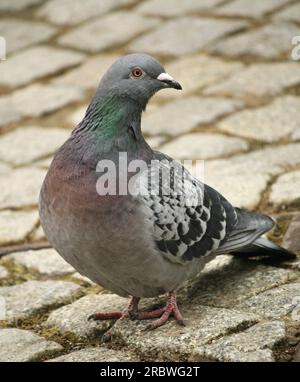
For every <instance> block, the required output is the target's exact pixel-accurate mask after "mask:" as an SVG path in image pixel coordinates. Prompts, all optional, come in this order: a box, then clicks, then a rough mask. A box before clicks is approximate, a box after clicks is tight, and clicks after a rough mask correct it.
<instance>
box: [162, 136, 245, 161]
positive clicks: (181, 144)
mask: <svg viewBox="0 0 300 382" xmlns="http://www.w3.org/2000/svg"><path fill="white" fill-rule="evenodd" d="M247 148H248V144H247V142H246V141H244V140H243V139H238V138H231V137H226V136H225V135H222V134H204V133H192V134H186V135H183V136H182V137H179V138H177V139H174V140H172V141H171V142H168V143H166V144H165V145H163V146H162V147H160V150H161V151H162V152H164V153H166V154H167V155H170V156H171V157H173V158H177V159H210V158H217V157H224V156H226V155H231V154H235V153H236V152H241V151H245V150H247Z"/></svg>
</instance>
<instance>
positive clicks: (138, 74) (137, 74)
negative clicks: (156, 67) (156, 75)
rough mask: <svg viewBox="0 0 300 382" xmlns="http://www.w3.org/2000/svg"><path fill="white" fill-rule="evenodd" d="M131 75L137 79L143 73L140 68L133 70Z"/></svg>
mask: <svg viewBox="0 0 300 382" xmlns="http://www.w3.org/2000/svg"><path fill="white" fill-rule="evenodd" d="M131 73H132V75H133V77H137V78H138V77H141V76H142V74H143V71H142V69H140V68H134V69H132V71H131Z"/></svg>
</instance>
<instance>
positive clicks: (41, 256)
mask: <svg viewBox="0 0 300 382" xmlns="http://www.w3.org/2000/svg"><path fill="white" fill-rule="evenodd" d="M6 259H7V260H10V261H13V262H14V263H16V264H18V265H23V266H24V267H26V268H28V269H33V270H35V271H37V272H39V273H40V274H42V275H47V276H63V275H66V274H70V273H74V272H75V270H74V268H73V267H72V266H71V265H70V264H68V263H67V262H65V260H63V258H62V257H61V256H60V255H59V254H58V253H57V252H56V251H55V250H54V249H41V250H39V251H25V252H17V253H12V254H11V255H8V256H7V257H6Z"/></svg>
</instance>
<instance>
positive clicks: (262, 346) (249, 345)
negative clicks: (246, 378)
mask: <svg viewBox="0 0 300 382" xmlns="http://www.w3.org/2000/svg"><path fill="white" fill-rule="evenodd" d="M285 335H286V333H285V325H284V323H283V322H280V321H268V322H264V323H261V324H256V325H254V326H252V327H251V328H249V329H247V330H245V331H244V332H242V333H237V334H232V335H230V336H226V337H223V338H222V339H220V340H217V341H215V342H213V343H212V344H211V345H206V346H203V347H199V348H198V349H197V353H198V355H199V356H200V357H201V356H202V357H203V358H208V359H215V360H217V361H221V362H273V361H274V360H275V359H274V356H273V355H272V350H271V349H273V348H274V347H275V345H277V344H278V343H280V342H282V341H284V338H285Z"/></svg>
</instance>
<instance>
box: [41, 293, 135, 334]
mask: <svg viewBox="0 0 300 382" xmlns="http://www.w3.org/2000/svg"><path fill="white" fill-rule="evenodd" d="M127 304H128V301H127V299H125V298H122V297H119V296H117V295H114V294H99V295H87V296H85V297H82V298H81V299H79V300H77V301H75V302H73V304H69V305H66V306H63V307H62V308H59V309H57V310H55V311H53V312H52V313H51V314H50V316H49V318H48V319H47V321H46V324H45V325H46V326H47V327H52V326H54V327H55V328H57V329H58V330H59V331H60V332H61V333H68V332H70V333H73V334H75V335H76V336H77V337H95V336H97V335H100V334H101V333H103V332H105V331H106V330H107V329H108V328H109V327H110V326H111V325H112V321H111V320H108V321H107V320H105V321H93V320H91V321H88V317H89V316H90V315H91V314H93V313H96V312H105V311H106V312H109V311H113V310H123V309H125V308H126V305H127Z"/></svg>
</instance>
